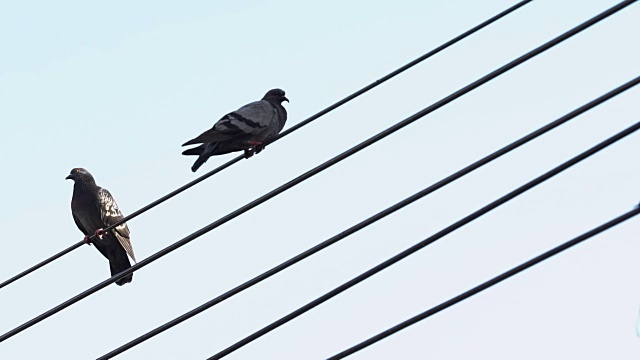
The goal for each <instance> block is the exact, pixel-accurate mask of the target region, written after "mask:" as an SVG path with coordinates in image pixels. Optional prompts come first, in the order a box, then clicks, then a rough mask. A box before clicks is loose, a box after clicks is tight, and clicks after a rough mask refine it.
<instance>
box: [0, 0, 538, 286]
mask: <svg viewBox="0 0 640 360" xmlns="http://www.w3.org/2000/svg"><path fill="white" fill-rule="evenodd" d="M531 1H533V0H524V1H520V2H519V3H517V4H515V5H513V6H512V7H510V8H508V9H506V10H504V11H503V12H501V13H500V14H497V15H496V16H494V17H492V18H490V19H488V20H486V21H485V22H483V23H481V24H479V25H477V26H475V27H473V28H471V29H469V30H467V31H466V32H464V33H462V34H461V35H459V36H456V37H455V38H453V39H451V40H449V41H447V42H446V43H444V44H442V45H440V46H438V47H437V48H435V49H433V50H431V51H429V52H428V53H426V54H424V55H422V56H420V57H419V58H417V59H415V60H413V61H411V62H410V63H408V64H406V65H404V66H402V67H400V68H398V69H397V70H395V71H393V72H391V73H389V74H387V75H386V76H384V77H382V78H380V79H378V80H376V81H375V82H373V83H371V84H369V85H367V86H365V87H363V88H362V89H360V90H358V91H356V92H354V93H353V94H351V95H349V96H347V97H345V98H344V99H342V100H340V101H338V102H336V103H335V104H333V105H331V106H329V107H327V108H325V109H324V110H321V111H319V112H318V113H316V114H314V115H312V116H311V117H309V118H307V119H305V120H304V121H301V122H300V123H298V124H296V125H294V126H292V127H291V128H289V129H288V130H285V131H283V132H282V133H280V135H279V136H278V137H277V138H276V139H274V140H273V141H271V142H270V143H268V144H271V143H274V142H276V141H278V140H280V139H282V138H283V137H285V136H287V135H289V134H291V133H292V132H294V131H296V130H298V129H300V128H301V127H303V126H305V125H307V124H309V123H311V122H312V121H314V120H316V119H318V118H319V117H321V116H324V115H326V114H328V113H329V112H331V111H333V110H335V109H337V108H339V107H340V106H342V105H344V104H346V103H348V102H350V101H351V100H353V99H355V98H357V97H359V96H360V95H362V94H364V93H366V92H368V91H369V90H372V89H373V88H375V87H377V86H378V85H381V84H382V83H384V82H386V81H387V80H390V79H392V78H394V77H396V76H398V75H400V74H401V73H403V72H405V71H406V70H409V69H410V68H412V67H414V66H415V65H418V64H419V63H421V62H423V61H425V60H427V59H428V58H430V57H432V56H434V55H436V54H438V53H440V52H442V51H443V50H445V49H447V48H449V47H451V46H453V45H454V44H456V43H458V42H460V41H462V40H463V39H465V38H467V37H469V36H471V35H472V34H474V33H476V32H478V31H480V30H481V29H483V28H485V27H487V26H489V25H491V24H492V23H494V22H496V21H498V20H500V19H501V18H503V17H505V16H507V15H508V14H510V13H512V12H514V11H516V10H518V9H519V8H521V7H523V6H524V5H526V4H528V3H530V2H531ZM242 159H244V155H240V156H238V157H236V158H234V159H232V160H229V161H228V162H227V163H225V164H223V165H220V166H219V167H217V168H216V169H214V170H211V171H210V172H208V173H206V174H204V175H202V176H201V177H199V178H197V179H195V180H193V181H191V182H189V183H188V184H186V185H184V186H182V187H181V188H179V189H176V190H175V191H173V192H171V193H169V194H167V195H165V196H163V197H161V198H160V199H158V200H156V201H154V202H152V203H150V204H149V205H147V206H145V207H143V208H141V209H139V210H138V211H136V212H133V213H131V214H129V216H126V217H124V218H123V219H121V220H120V221H117V222H116V223H114V224H113V225H111V226H108V227H106V228H105V229H104V230H105V231H108V230H111V229H113V228H115V227H117V226H118V225H121V224H123V223H125V222H127V221H129V220H131V219H133V218H135V217H136V216H138V215H140V214H142V213H144V212H146V211H148V210H150V209H152V208H154V207H156V206H158V205H160V204H161V203H163V202H165V201H167V200H169V199H171V198H172V197H174V196H176V195H178V194H180V193H181V192H183V191H185V190H187V189H189V188H191V187H193V186H194V185H196V184H198V183H200V182H202V181H203V180H205V179H208V178H210V177H211V176H213V175H215V174H217V173H219V172H221V171H222V170H224V169H226V168H228V167H230V166H231V165H233V164H235V163H237V162H239V161H240V160H242ZM94 238H95V235H91V236H90V237H89V239H90V240H93V239H94ZM83 244H84V241H80V242H78V243H76V244H74V245H72V246H70V247H68V248H67V249H65V250H63V251H61V252H59V253H58V254H56V255H53V256H51V257H50V258H48V259H46V260H43V261H41V262H40V263H38V264H36V265H34V266H32V267H30V268H29V269H27V270H25V271H23V272H21V273H19V274H18V275H16V276H14V277H12V278H10V279H8V280H6V281H4V282H2V283H0V289H2V288H3V287H5V286H7V285H9V284H11V283H13V282H15V281H16V280H18V279H20V278H22V277H24V276H26V275H28V274H30V273H32V272H34V271H36V270H38V269H39V268H41V267H43V266H45V265H47V264H49V263H51V262H52V261H54V260H56V259H58V258H60V257H62V256H64V255H66V254H68V253H70V252H71V251H73V250H75V249H77V248H79V247H81V246H82V245H83Z"/></svg>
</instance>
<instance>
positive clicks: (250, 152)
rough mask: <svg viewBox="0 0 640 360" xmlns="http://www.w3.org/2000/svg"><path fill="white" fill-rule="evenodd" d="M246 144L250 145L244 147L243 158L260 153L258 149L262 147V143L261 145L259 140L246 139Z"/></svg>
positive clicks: (260, 149)
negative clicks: (246, 147)
mask: <svg viewBox="0 0 640 360" xmlns="http://www.w3.org/2000/svg"><path fill="white" fill-rule="evenodd" d="M247 145H251V147H250V148H248V149H244V158H245V159H248V158H250V157H252V156H253V155H254V154H258V153H260V151H262V150H263V149H264V145H262V142H261V141H255V140H249V141H247Z"/></svg>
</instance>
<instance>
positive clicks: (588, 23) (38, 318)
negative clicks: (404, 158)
mask: <svg viewBox="0 0 640 360" xmlns="http://www.w3.org/2000/svg"><path fill="white" fill-rule="evenodd" d="M635 1H636V0H627V1H623V2H622V3H620V4H618V5H616V6H614V7H612V8H611V9H609V10H607V11H605V12H603V13H601V14H599V15H597V16H595V17H594V18H592V19H590V20H588V21H586V22H584V23H582V24H580V25H578V26H576V27H574V28H573V29H571V30H569V31H567V32H565V33H564V34H562V35H560V36H558V37H556V38H554V39H553V40H550V41H548V42H546V43H545V44H543V45H541V46H539V47H537V48H535V49H534V50H531V51H530V52H528V53H526V54H524V55H522V56H520V57H518V58H517V59H515V60H513V61H511V62H510V63H508V64H506V65H503V66H502V67H500V68H499V69H497V70H494V71H493V72H491V73H489V74H487V75H485V76H483V77H482V78H480V79H478V80H476V81H474V82H473V83H471V84H469V85H467V86H465V87H463V88H462V89H460V90H458V91H456V92H454V93H452V94H451V95H449V96H447V97H445V98H443V99H441V100H439V101H437V102H436V103H434V104H432V105H430V106H428V107H426V108H425V109H423V110H421V111H419V112H417V113H416V114H414V115H411V116H410V117H408V118H406V119H405V120H402V121H400V122H399V123H396V124H395V125H393V126H391V127H389V128H388V129H386V130H384V131H382V132H380V133H378V134H376V135H374V136H372V137H371V138H369V139H367V140H365V141H363V142H361V143H360V144H358V145H356V146H354V147H352V148H351V149H349V150H347V151H345V152H343V153H341V154H340V155H337V156H335V157H333V158H332V159H330V160H327V161H326V162H324V163H322V164H320V165H318V166H316V167H315V168H313V169H311V170H309V171H307V172H306V173H304V174H302V175H300V176H298V177H296V178H295V179H293V180H290V181H289V182H287V183H285V184H283V185H281V186H279V187H277V188H276V189H274V190H272V191H270V192H268V193H267V194H265V195H262V196H261V197H259V198H257V199H255V200H253V201H251V202H250V203H248V204H246V205H244V206H242V207H240V208H238V209H237V210H235V211H233V212H231V213H229V214H227V215H225V216H223V217H222V218H220V219H218V220H216V221H214V222H213V223H211V224H209V225H207V226H205V227H203V228H202V229H200V230H197V231H196V232H194V233H192V234H191V235H188V236H187V237H185V238H183V239H182V240H179V241H177V242H175V243H173V244H171V245H169V246H167V247H165V248H164V249H162V250H160V251H158V252H156V253H155V254H153V255H151V256H149V257H147V258H146V259H144V260H141V261H140V262H138V263H136V264H135V265H133V266H131V267H130V268H129V269H127V270H125V271H122V272H120V273H119V274H116V275H114V276H112V277H111V278H109V279H107V280H104V281H102V282H101V283H99V284H97V285H95V286H93V287H91V288H89V289H87V290H85V291H83V292H82V293H80V294H78V295H76V296H74V297H72V298H71V299H68V300H66V301H65V302H63V303H62V304H60V305H58V306H56V307H54V308H52V309H50V310H48V311H46V312H44V313H42V314H40V315H38V316H36V317H35V318H33V319H31V320H29V321H27V322H26V323H24V324H22V325H20V326H18V327H16V328H14V329H13V330H10V331H8V332H7V333H5V334H3V335H1V336H0V342H2V341H5V340H7V339H8V338H10V337H12V336H14V335H16V334H18V333H20V332H22V331H24V330H25V329H28V328H29V327H31V326H33V325H35V324H37V323H39V322H40V321H42V320H44V319H46V318H48V317H50V316H51V315H54V314H56V313H58V312H59V311H61V310H63V309H65V308H67V307H69V306H71V305H72V304H75V303H76V302H78V301H80V300H82V299H84V298H85V297H87V296H89V295H91V294H93V293H95V292H97V291H99V290H101V289H103V288H105V287H106V286H107V285H109V284H111V283H113V282H115V281H118V280H119V279H122V278H123V277H125V276H127V275H128V274H130V273H132V272H134V271H137V270H138V269H140V268H142V267H144V266H146V265H148V264H150V263H152V262H154V261H156V260H157V259H159V258H161V257H163V256H165V255H167V254H169V253H171V252H172V251H174V250H176V249H178V248H180V247H182V246H184V245H186V244H188V243H189V242H191V241H193V240H194V239H196V238H198V237H200V236H202V235H204V234H206V233H207V232H209V231H211V230H213V229H215V228H217V227H218V226H220V225H223V224H225V223H226V222H228V221H230V220H232V219H234V218H236V217H238V216H240V215H242V214H243V213H245V212H247V211H249V210H250V209H252V208H254V207H256V206H258V205H260V204H262V203H263V202H266V201H267V200H269V199H271V198H273V197H275V196H277V195H279V194H280V193H282V192H284V191H286V190H288V189H290V188H292V187H294V186H296V185H297V184H299V183H301V182H303V181H305V180H307V179H309V178H311V177H312V176H314V175H316V174H318V173H320V172H322V171H324V170H325V169H327V168H329V167H331V166H333V165H335V164H337V163H338V162H340V161H342V160H344V159H346V158H348V157H350V156H351V155H354V154H356V153H357V152H359V151H361V150H363V149H365V148H367V147H368V146H370V145H372V144H374V143H376V142H378V141H380V140H382V139H384V138H385V137H387V136H389V135H391V134H393V133H395V132H396V131H398V130H400V129H402V128H404V127H405V126H407V125H409V124H411V123H413V122H415V121H417V120H419V119H420V118H422V117H424V116H425V115H427V114H429V113H431V112H433V111H435V110H437V109H439V108H441V107H443V106H444V105H446V104H448V103H450V102H452V101H454V100H455V99H457V98H459V97H461V96H463V95H465V94H466V93H468V92H470V91H472V90H474V89H476V88H478V87H480V86H481V85H483V84H485V83H487V82H489V81H491V80H493V79H495V78H496V77H498V76H500V75H502V74H504V73H505V72H507V71H509V70H511V69H513V68H515V67H517V66H518V65H520V64H522V63H524V62H526V61H527V60H529V59H531V58H533V57H535V56H536V55H539V54H541V53H543V52H544V51H546V50H548V49H550V48H552V47H553V46H555V45H557V44H559V43H561V42H562V41H564V40H566V39H568V38H570V37H572V36H574V35H576V34H578V33H579V32H581V31H582V30H585V29H587V28H589V27H590V26H592V25H594V24H596V23H598V22H599V21H601V20H603V19H605V18H607V17H609V16H610V15H613V14H615V13H616V12H618V11H620V10H622V9H623V8H625V7H627V6H628V5H631V4H632V3H633V2H635Z"/></svg>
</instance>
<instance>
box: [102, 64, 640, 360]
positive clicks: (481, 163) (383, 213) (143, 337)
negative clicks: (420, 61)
mask: <svg viewBox="0 0 640 360" xmlns="http://www.w3.org/2000/svg"><path fill="white" fill-rule="evenodd" d="M638 83H640V76H638V77H636V78H635V79H633V80H631V81H629V82H627V83H625V84H623V85H621V86H619V87H617V88H615V89H613V90H612V91H609V92H608V93H606V94H604V95H602V96H600V97H598V98H596V99H594V100H592V101H590V102H588V103H586V104H584V105H583V106H581V107H579V108H577V109H575V110H573V111H571V112H570V113H568V114H566V115H564V116H562V117H561V118H559V119H557V120H555V121H553V122H551V123H549V124H547V125H545V126H543V127H541V128H540V129H538V130H536V131H534V132H532V133H530V134H528V135H526V136H524V137H522V138H520V139H518V140H516V141H514V142H512V143H511V144H509V145H507V146H505V147H503V148H501V149H499V150H497V151H495V152H493V153H491V154H489V155H487V156H485V157H483V158H482V159H480V160H478V161H476V162H474V163H473V164H471V165H468V166H467V167H465V168H463V169H461V170H459V171H457V172H455V173H453V174H451V175H449V176H447V177H446V178H444V179H442V180H440V181H438V182H436V183H435V184H433V185H431V186H429V187H427V188H425V189H423V190H421V191H419V192H417V193H416V194H414V195H412V196H410V197H408V198H406V199H404V200H402V201H400V202H398V203H396V204H395V205H393V206H391V207H389V208H387V209H385V210H383V211H381V212H379V213H377V214H375V215H373V216H371V217H369V218H367V219H366V220H363V221H361V222H359V223H358V224H356V225H354V226H352V227H350V228H348V229H347V230H344V231H342V232H341V233H339V234H337V235H335V236H333V237H331V238H329V239H327V240H325V241H323V242H322V243H320V244H318V245H316V246H314V247H312V248H310V249H308V250H306V251H304V252H302V253H300V254H298V255H296V256H295V257H293V258H291V259H289V260H287V261H285V262H283V263H281V264H280V265H278V266H275V267H273V268H272V269H270V270H268V271H266V272H264V273H262V274H260V275H258V276H256V277H254V278H252V279H251V280H249V281H246V282H244V283H243V284H241V285H239V286H236V287H234V288H233V289H231V290H229V291H227V292H225V293H224V294H222V295H219V296H217V297H216V298H214V299H212V300H210V301H208V302H206V303H204V304H202V305H200V306H198V307H197V308H195V309H193V310H191V311H189V312H187V313H185V314H183V315H181V316H179V317H177V318H175V319H173V320H171V321H169V322H167V323H165V324H164V325H162V326H160V327H157V328H155V329H153V330H151V331H149V332H147V333H145V334H143V335H141V336H139V337H137V338H135V339H133V340H132V341H130V342H128V343H126V344H124V345H122V346H120V347H118V348H117V349H114V350H112V351H110V352H109V353H107V354H105V355H103V356H101V357H99V358H98V360H104V359H110V358H112V357H114V356H116V355H118V354H121V353H123V352H125V351H127V350H129V349H131V348H132V347H134V346H137V345H139V344H141V343H142V342H144V341H146V340H149V339H150V338H152V337H154V336H156V335H158V334H160V333H162V332H164V331H166V330H168V329H170V328H172V327H174V326H176V325H178V324H180V323H182V322H183V321H185V320H188V319H190V318H191V317H193V316H195V315H198V314H199V313H201V312H203V311H205V310H208V309H210V308H211V307H213V306H215V305H217V304H219V303H221V302H223V301H225V300H227V299H229V298H231V297H233V296H235V295H237V294H239V293H241V292H242V291H244V290H246V289H248V288H250V287H252V286H254V285H256V284H258V283H260V282H262V281H263V280H266V279H268V278H270V277H271V276H274V275H276V274H277V273H279V272H281V271H283V270H285V269H287V268H289V267H291V266H293V265H294V264H297V263H298V262H300V261H302V260H304V259H306V258H308V257H310V256H311V255H313V254H316V253H318V252H320V251H322V250H324V249H326V248H327V247H329V246H331V245H333V244H335V243H337V242H338V241H340V240H342V239H344V238H346V237H348V236H350V235H352V234H354V233H356V232H358V231H360V230H362V229H363V228H365V227H367V226H369V225H371V224H373V223H375V222H376V221H378V220H381V219H383V218H385V217H386V216H387V215H391V214H392V213H394V212H396V211H398V210H400V209H402V208H404V207H405V206H407V205H409V204H412V203H413V202H415V201H417V200H419V199H421V198H423V197H425V196H427V195H429V194H431V193H433V192H435V191H437V190H439V189H440V188H442V187H444V186H446V185H448V184H450V183H452V182H454V181H455V180H458V179H459V178H461V177H463V176H465V175H467V174H469V173H471V172H473V171H474V170H476V169H478V168H480V167H482V166H484V165H486V164H488V163H490V162H492V161H493V160H496V159H498V158H499V157H501V156H503V155H505V154H507V153H509V152H511V151H513V150H515V149H517V148H519V147H520V146H522V145H524V144H526V143H528V142H529V141H532V140H534V139H536V138H537V137H539V136H542V135H544V134H545V133H547V132H549V131H551V130H553V129H555V128H556V127H558V126H560V125H562V124H564V123H566V122H568V121H570V120H571V119H573V118H575V117H577V116H578V115H580V114H582V113H584V112H586V111H588V110H590V109H592V108H594V107H596V106H598V105H600V104H602V103H603V102H605V101H607V100H609V99H611V98H613V97H614V96H616V95H618V94H620V93H622V92H624V91H626V90H628V89H630V88H632V87H633V86H635V85H637V84H638Z"/></svg>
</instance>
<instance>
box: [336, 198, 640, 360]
mask: <svg viewBox="0 0 640 360" xmlns="http://www.w3.org/2000/svg"><path fill="white" fill-rule="evenodd" d="M639 213H640V208H639V207H636V208H634V209H633V210H631V211H628V212H626V213H624V214H622V215H620V216H618V217H616V218H615V219H612V220H610V221H608V222H607V223H604V224H602V225H600V226H598V227H596V228H594V229H592V230H590V231H588V232H586V233H584V234H582V235H580V236H578V237H576V238H574V239H572V240H569V241H567V242H565V243H563V244H561V245H559V246H557V247H555V248H553V249H551V250H549V251H547V252H545V253H543V254H541V255H538V256H536V257H534V258H533V259H531V260H529V261H527V262H524V263H522V264H520V265H518V266H516V267H514V268H512V269H511V270H509V271H506V272H504V273H502V274H500V275H498V276H496V277H494V278H493V279H491V280H488V281H486V282H484V283H482V284H480V285H478V286H476V287H474V288H473V289H470V290H468V291H466V292H464V293H462V294H460V295H458V296H456V297H454V298H451V299H449V300H447V301H445V302H443V303H442V304H440V305H438V306H435V307H433V308H431V309H429V310H427V311H425V312H422V313H420V314H418V315H416V316H414V317H412V318H410V319H408V320H406V321H404V322H402V323H400V324H398V325H396V326H394V327H392V328H390V329H388V330H385V331H383V332H381V333H380V334H378V335H375V336H373V337H371V338H369V339H367V340H365V341H363V342H361V343H359V344H357V345H354V346H353V347H350V348H348V349H347V350H344V351H342V352H340V353H339V354H336V355H334V356H332V357H330V358H329V360H338V359H343V358H345V357H347V356H349V355H351V354H353V353H356V352H358V351H360V350H362V349H364V348H366V347H367V346H369V345H372V344H374V343H376V342H378V341H380V340H382V339H384V338H386V337H388V336H390V335H393V334H395V333H397V332H398V331H400V330H403V329H405V328H407V327H409V326H411V325H413V324H415V323H417V322H419V321H421V320H424V319H426V318H428V317H430V316H432V315H435V314H437V313H439V312H440V311H442V310H445V309H447V308H449V307H451V306H453V305H455V304H457V303H459V302H461V301H463V300H465V299H468V298H470V297H471V296H473V295H476V294H478V293H479V292H482V291H484V290H486V289H488V288H490V287H492V286H494V285H496V284H498V283H500V282H502V281H504V280H506V279H508V278H510V277H512V276H514V275H516V274H518V273H520V272H522V271H524V270H526V269H528V268H530V267H532V266H534V265H536V264H538V263H540V262H542V261H545V260H547V259H549V258H550V257H552V256H554V255H557V254H559V253H561V252H563V251H565V250H568V249H569V248H571V247H573V246H575V245H577V244H579V243H581V242H583V241H585V240H587V239H589V238H591V237H593V236H596V235H598V234H600V233H601V232H603V231H605V230H608V229H610V228H612V227H614V226H616V225H618V224H620V223H622V222H624V221H626V220H628V219H630V218H632V217H634V216H636V215H638V214H639Z"/></svg>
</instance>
